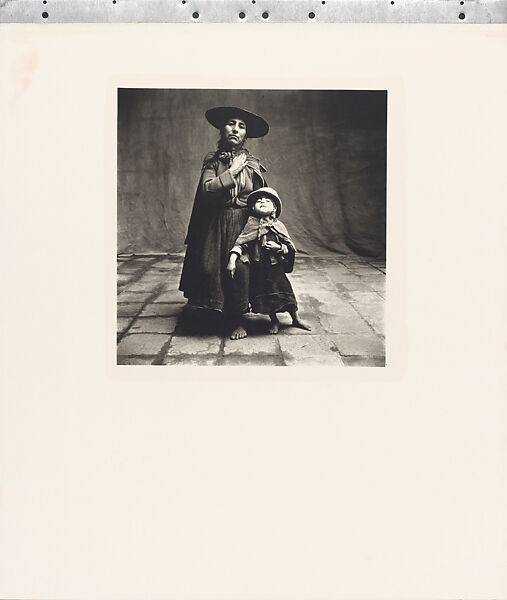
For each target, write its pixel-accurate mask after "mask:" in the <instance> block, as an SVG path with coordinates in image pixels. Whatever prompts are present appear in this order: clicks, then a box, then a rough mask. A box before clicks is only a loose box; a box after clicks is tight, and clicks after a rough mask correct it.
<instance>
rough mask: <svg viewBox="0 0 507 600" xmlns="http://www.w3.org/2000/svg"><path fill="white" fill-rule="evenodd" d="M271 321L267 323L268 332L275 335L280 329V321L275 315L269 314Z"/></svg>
mask: <svg viewBox="0 0 507 600" xmlns="http://www.w3.org/2000/svg"><path fill="white" fill-rule="evenodd" d="M269 318H270V319H271V323H270V324H269V333H272V334H273V335H276V334H277V333H278V331H279V329H280V321H279V320H278V318H277V316H276V315H269Z"/></svg>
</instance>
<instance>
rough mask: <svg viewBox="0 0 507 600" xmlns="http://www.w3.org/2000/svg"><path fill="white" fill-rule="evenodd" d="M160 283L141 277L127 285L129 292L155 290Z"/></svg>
mask: <svg viewBox="0 0 507 600" xmlns="http://www.w3.org/2000/svg"><path fill="white" fill-rule="evenodd" d="M158 285H160V282H159V281H147V280H144V279H141V280H140V281H136V282H135V283H129V284H128V285H127V287H126V291H127V292H153V291H154V290H155V289H156V287H157V286H158Z"/></svg>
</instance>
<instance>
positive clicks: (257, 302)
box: [227, 187, 310, 340]
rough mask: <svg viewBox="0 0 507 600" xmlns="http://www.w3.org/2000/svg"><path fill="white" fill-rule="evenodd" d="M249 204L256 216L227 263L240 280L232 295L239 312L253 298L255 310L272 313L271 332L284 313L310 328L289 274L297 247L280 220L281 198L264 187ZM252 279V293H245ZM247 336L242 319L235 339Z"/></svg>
mask: <svg viewBox="0 0 507 600" xmlns="http://www.w3.org/2000/svg"><path fill="white" fill-rule="evenodd" d="M247 207H248V209H249V210H250V212H251V215H252V216H250V217H249V218H248V221H247V223H246V225H245V227H244V228H243V231H242V232H241V234H240V235H239V237H238V239H237V240H236V244H235V245H234V247H233V248H232V250H231V252H230V255H229V262H228V264H227V272H228V273H229V274H230V276H231V277H232V278H235V280H236V281H237V285H236V286H233V288H235V291H234V293H233V294H232V298H233V302H234V303H235V311H236V313H237V314H244V313H246V312H248V299H249V300H250V304H251V307H252V312H254V313H261V314H267V315H269V317H270V319H271V324H270V328H269V332H270V333H273V334H277V333H278V330H279V327H280V322H279V321H278V318H277V316H276V313H280V312H288V313H289V314H290V316H291V317H292V324H293V325H294V327H300V328H301V329H306V330H308V331H309V330H310V327H309V326H308V325H307V324H306V323H304V322H303V321H301V319H299V317H298V314H297V310H298V309H297V302H296V297H295V296H294V292H293V290H292V286H291V284H290V282H289V280H288V279H287V276H286V274H285V273H291V272H292V269H293V268H294V256H295V253H296V248H295V246H294V244H293V243H292V240H291V239H290V236H289V234H288V232H287V229H286V228H285V225H284V224H283V223H282V222H281V221H279V220H278V217H279V216H280V213H281V212H282V203H281V201H280V197H279V196H278V194H277V192H276V191H275V190H274V189H273V188H269V187H263V188H260V189H258V190H255V191H254V192H252V193H251V194H250V195H249V196H248V198H247ZM238 257H239V259H240V260H239V263H237V259H238ZM248 270H249V271H250V273H249V276H248ZM248 280H249V285H250V291H249V294H247V293H245V282H247V285H248ZM246 289H248V288H246ZM243 337H246V331H245V328H244V325H243V323H242V322H240V323H239V325H238V326H237V327H236V328H235V329H234V331H233V333H232V335H231V339H233V340H236V339H240V338H243Z"/></svg>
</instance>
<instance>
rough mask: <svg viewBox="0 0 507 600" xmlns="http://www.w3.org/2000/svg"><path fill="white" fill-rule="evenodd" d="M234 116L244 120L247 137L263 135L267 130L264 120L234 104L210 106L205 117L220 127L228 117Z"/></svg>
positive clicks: (267, 126) (232, 117) (214, 125)
mask: <svg viewBox="0 0 507 600" xmlns="http://www.w3.org/2000/svg"><path fill="white" fill-rule="evenodd" d="M234 118H236V119H241V120H243V121H244V122H245V125H246V135H247V137H249V138H260V137H263V136H265V135H266V133H267V132H268V131H269V125H268V123H267V121H266V120H264V119H263V118H262V117H260V116H259V115H256V114H255V113H253V112H250V111H249V110H245V109H243V108H238V107H236V106H215V108H210V109H209V110H207V111H206V119H208V121H209V122H210V123H211V124H212V125H213V127H216V128H217V129H222V127H223V126H224V125H225V124H226V123H227V121H229V119H234Z"/></svg>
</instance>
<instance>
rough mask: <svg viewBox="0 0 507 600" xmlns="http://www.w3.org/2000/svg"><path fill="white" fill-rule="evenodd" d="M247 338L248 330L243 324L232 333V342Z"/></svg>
mask: <svg viewBox="0 0 507 600" xmlns="http://www.w3.org/2000/svg"><path fill="white" fill-rule="evenodd" d="M246 336H247V332H246V329H245V328H244V326H243V323H240V324H239V325H238V326H237V327H236V328H235V329H234V331H233V332H232V333H231V340H241V339H242V338H246Z"/></svg>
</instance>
